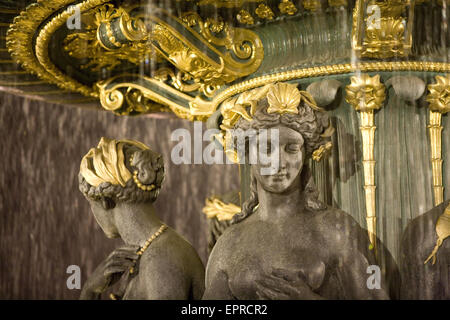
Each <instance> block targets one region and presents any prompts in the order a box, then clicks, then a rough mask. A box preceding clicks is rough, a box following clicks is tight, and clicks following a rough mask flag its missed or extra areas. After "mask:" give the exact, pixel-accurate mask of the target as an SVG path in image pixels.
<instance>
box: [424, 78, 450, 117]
mask: <svg viewBox="0 0 450 320" xmlns="http://www.w3.org/2000/svg"><path fill="white" fill-rule="evenodd" d="M428 90H429V91H430V93H429V94H428V96H427V101H428V103H429V108H430V110H431V111H434V112H440V113H443V114H445V113H447V112H450V74H447V75H446V76H445V77H444V76H436V83H434V84H430V85H428Z"/></svg>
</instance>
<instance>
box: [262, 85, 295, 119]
mask: <svg viewBox="0 0 450 320" xmlns="http://www.w3.org/2000/svg"><path fill="white" fill-rule="evenodd" d="M301 99H302V96H301V94H300V91H299V90H298V89H297V86H296V85H295V84H290V83H277V84H275V85H274V86H273V87H271V88H270V89H269V92H268V93H267V101H268V102H269V107H268V108H267V112H268V113H274V112H278V113H281V114H282V113H296V114H298V105H299V104H300V100H301Z"/></svg>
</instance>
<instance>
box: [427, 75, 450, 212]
mask: <svg viewBox="0 0 450 320" xmlns="http://www.w3.org/2000/svg"><path fill="white" fill-rule="evenodd" d="M428 90H429V94H428V96H427V98H426V99H427V101H428V103H429V108H430V121H429V124H428V129H429V132H430V145H431V168H432V173H433V191H434V204H435V205H439V204H440V203H442V202H443V201H444V186H443V182H442V163H443V159H442V130H443V129H444V128H443V126H442V115H443V114H445V113H447V112H449V111H450V75H447V76H445V77H443V76H436V83H434V84H430V85H428Z"/></svg>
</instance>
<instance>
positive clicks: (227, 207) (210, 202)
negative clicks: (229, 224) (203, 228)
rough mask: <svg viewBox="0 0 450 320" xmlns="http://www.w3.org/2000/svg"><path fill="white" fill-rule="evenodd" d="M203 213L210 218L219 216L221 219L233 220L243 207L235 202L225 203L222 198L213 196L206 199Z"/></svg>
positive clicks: (218, 218)
mask: <svg viewBox="0 0 450 320" xmlns="http://www.w3.org/2000/svg"><path fill="white" fill-rule="evenodd" d="M202 211H203V213H204V214H205V215H206V217H207V218H208V219H213V218H217V220H219V221H225V220H231V219H233V217H234V216H235V215H236V214H238V213H239V212H241V207H239V206H237V205H235V204H233V203H225V202H223V201H222V200H220V199H218V198H216V197H211V198H208V199H206V201H205V207H204V208H203V210H202Z"/></svg>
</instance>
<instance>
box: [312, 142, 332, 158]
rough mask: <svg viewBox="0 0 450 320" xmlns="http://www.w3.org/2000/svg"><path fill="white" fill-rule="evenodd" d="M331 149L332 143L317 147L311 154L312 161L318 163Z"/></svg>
mask: <svg viewBox="0 0 450 320" xmlns="http://www.w3.org/2000/svg"><path fill="white" fill-rule="evenodd" d="M332 148H333V143H331V142H327V143H326V144H323V145H321V146H320V147H319V149H317V150H315V151H314V152H313V154H312V159H313V160H314V161H317V162H319V161H320V160H322V158H323V157H324V155H325V154H326V153H327V152H328V151H329V150H331V149H332Z"/></svg>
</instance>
